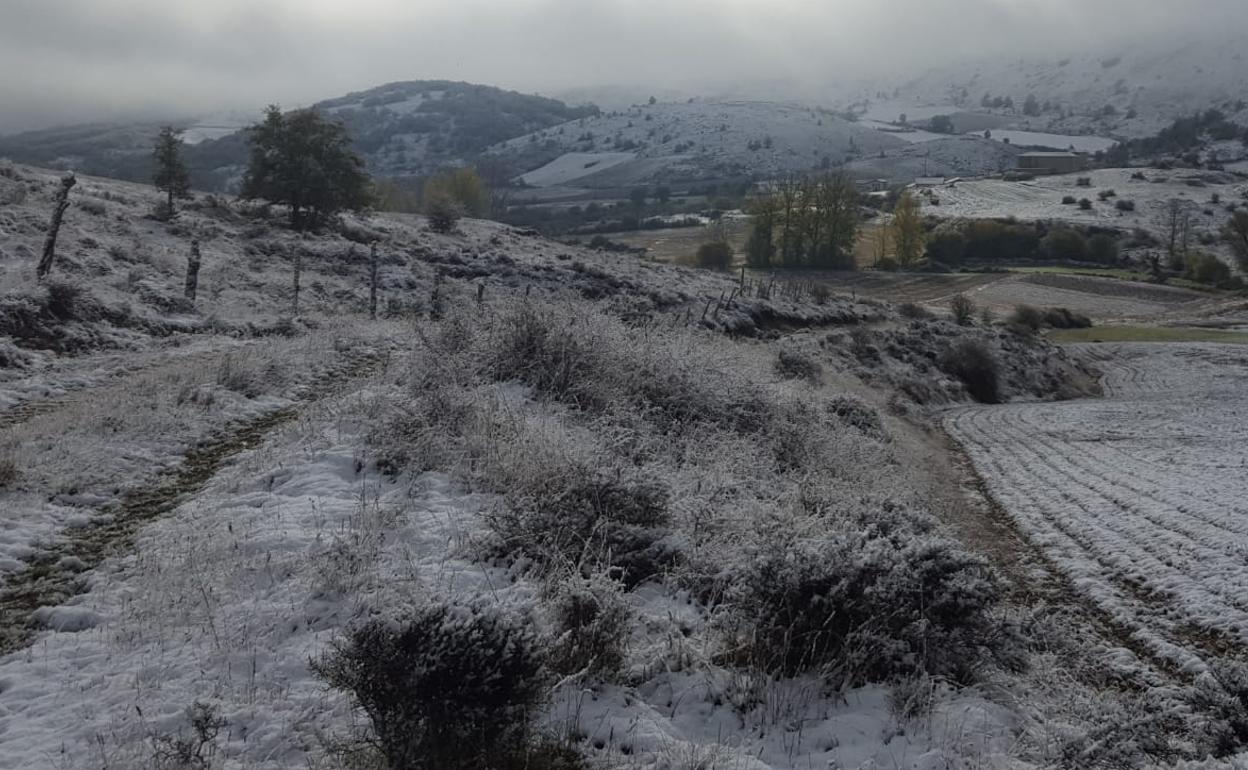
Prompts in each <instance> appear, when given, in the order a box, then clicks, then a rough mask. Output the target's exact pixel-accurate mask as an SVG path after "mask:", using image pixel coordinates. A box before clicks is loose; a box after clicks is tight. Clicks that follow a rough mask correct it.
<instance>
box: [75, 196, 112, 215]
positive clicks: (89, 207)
mask: <svg viewBox="0 0 1248 770" xmlns="http://www.w3.org/2000/svg"><path fill="white" fill-rule="evenodd" d="M78 208H80V209H82V210H83V211H85V212H87V213H88V214H90V215H92V216H96V217H102V216H104V215H105V214H107V213H108V208H107V207H106V206H105V205H104V204H103V203H102V202H101V201H98V200H95V199H94V198H82V199H81V200H79V201H78Z"/></svg>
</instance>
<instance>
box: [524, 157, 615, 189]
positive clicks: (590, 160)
mask: <svg viewBox="0 0 1248 770" xmlns="http://www.w3.org/2000/svg"><path fill="white" fill-rule="evenodd" d="M636 157H637V153H634V152H570V153H568V154H567V155H561V156H560V157H558V158H556V159H555V160H552V161H551V162H550V163H547V164H546V165H545V166H542V167H541V168H539V169H535V170H533V171H530V172H529V173H527V174H524V175H523V176H521V177H520V181H522V182H524V183H525V184H527V185H532V186H534V187H553V186H555V185H564V184H568V183H570V182H573V181H575V180H577V179H581V178H582V177H586V176H589V175H590V174H596V173H598V172H599V171H605V170H606V169H609V168H612V167H613V166H618V165H620V164H621V163H627V162H628V161H630V160H633V159H634V158H636Z"/></svg>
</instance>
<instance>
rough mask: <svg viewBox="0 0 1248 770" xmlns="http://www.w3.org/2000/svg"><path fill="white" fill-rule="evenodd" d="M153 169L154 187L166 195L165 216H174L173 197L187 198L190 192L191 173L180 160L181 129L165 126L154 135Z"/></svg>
mask: <svg viewBox="0 0 1248 770" xmlns="http://www.w3.org/2000/svg"><path fill="white" fill-rule="evenodd" d="M152 160H153V161H155V171H154V172H153V174H152V183H153V184H155V185H156V189H157V190H159V191H161V192H163V193H165V194H166V195H168V202H167V203H166V204H165V211H164V212H163V213H164V215H165V216H166V217H169V218H170V219H172V218H173V216H174V213H175V212H174V208H173V199H174V198H189V197H190V194H191V175H190V173H189V172H188V171H187V170H186V164H185V163H183V162H182V129H180V128H174V127H173V126H165V127H164V128H162V129H160V135H159V136H157V137H156V147H155V148H154V149H153V150H152Z"/></svg>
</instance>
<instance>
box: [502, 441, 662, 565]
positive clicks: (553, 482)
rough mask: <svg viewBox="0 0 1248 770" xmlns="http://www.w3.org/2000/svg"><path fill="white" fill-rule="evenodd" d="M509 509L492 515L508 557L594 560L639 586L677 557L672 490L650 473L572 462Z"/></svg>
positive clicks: (549, 471)
mask: <svg viewBox="0 0 1248 770" xmlns="http://www.w3.org/2000/svg"><path fill="white" fill-rule="evenodd" d="M545 470H546V473H545V474H544V475H543V476H541V477H538V478H532V479H531V480H530V483H527V484H525V485H524V487H523V488H520V489H516V490H513V491H509V492H508V493H507V495H506V502H507V504H506V505H504V506H500V507H498V508H496V509H495V510H493V511H491V512H489V513H487V514H486V520H487V522H488V523H489V524H490V527H491V529H493V530H494V532H495V533H497V535H498V536H499V537H500V539H501V543H502V550H503V551H504V552H506V553H522V554H525V555H527V556H529V557H531V558H534V559H537V560H539V561H541V562H544V563H546V564H548V565H549V564H559V563H573V564H580V563H587V564H592V565H594V566H596V567H600V568H604V569H608V570H610V571H611V572H612V574H613V576H614V577H616V578H617V579H619V580H622V581H623V582H624V583H625V584H626V585H629V586H633V585H637V584H638V583H641V582H642V581H644V580H646V579H648V578H651V577H654V576H656V575H658V574H660V573H661V572H663V571H664V570H665V569H666V568H667V567H669V566H670V565H671V564H672V562H673V561H674V560H675V558H676V556H677V554H676V553H675V551H673V550H672V548H671V547H670V546H669V545H668V544H667V543H666V542H665V541H664V538H665V537H666V535H667V534H668V529H667V526H668V524H669V523H670V517H669V514H668V509H667V506H668V493H667V490H666V489H665V488H664V487H663V486H662V485H661V484H659V483H658V482H656V481H654V480H653V479H649V478H646V477H645V476H643V475H635V474H634V475H632V476H624V475H623V474H622V473H621V474H611V473H607V472H603V471H602V470H598V469H594V468H591V467H589V466H588V465H583V464H579V463H572V464H568V465H564V466H562V467H558V466H554V467H552V466H548V467H547V468H546V469H545Z"/></svg>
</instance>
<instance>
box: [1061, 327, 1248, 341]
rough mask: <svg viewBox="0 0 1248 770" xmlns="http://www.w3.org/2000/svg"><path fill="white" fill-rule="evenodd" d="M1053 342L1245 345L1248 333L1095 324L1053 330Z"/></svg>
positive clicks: (1190, 328) (1193, 328)
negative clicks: (1223, 343)
mask: <svg viewBox="0 0 1248 770" xmlns="http://www.w3.org/2000/svg"><path fill="white" fill-rule="evenodd" d="M1048 338H1049V339H1050V340H1052V341H1053V342H1228V343H1234V344H1238V345H1248V332H1229V331H1222V330H1221V329H1198V328H1196V327H1191V326H1095V327H1093V328H1091V329H1054V330H1053V331H1051V332H1049V334H1048Z"/></svg>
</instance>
